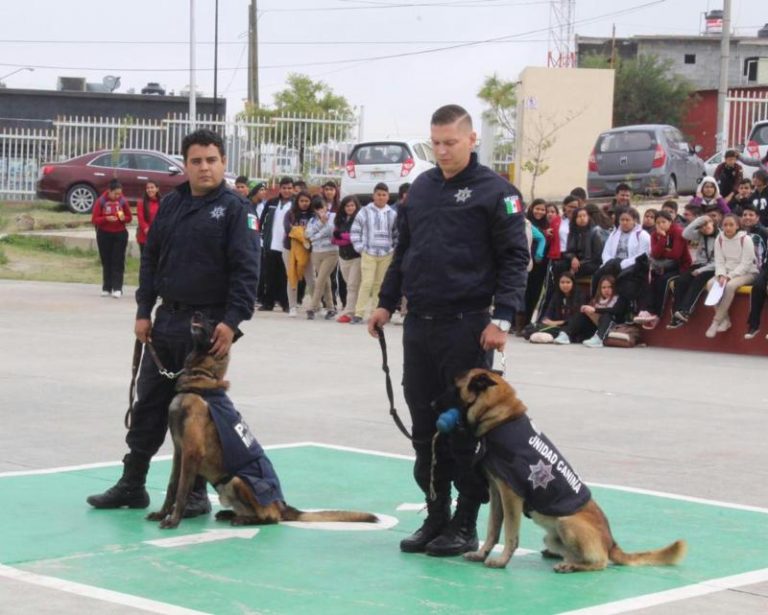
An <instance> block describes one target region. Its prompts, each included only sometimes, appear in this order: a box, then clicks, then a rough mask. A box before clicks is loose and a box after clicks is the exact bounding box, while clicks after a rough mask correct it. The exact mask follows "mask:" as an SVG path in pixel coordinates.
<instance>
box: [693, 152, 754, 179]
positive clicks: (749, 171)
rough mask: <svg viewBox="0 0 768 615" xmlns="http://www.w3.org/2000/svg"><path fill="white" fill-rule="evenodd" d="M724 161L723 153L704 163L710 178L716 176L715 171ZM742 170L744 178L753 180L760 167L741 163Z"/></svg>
mask: <svg viewBox="0 0 768 615" xmlns="http://www.w3.org/2000/svg"><path fill="white" fill-rule="evenodd" d="M722 161H723V152H718V153H717V154H715V155H714V156H712V158H710V159H709V160H707V161H706V162H705V163H704V168H705V169H706V170H707V175H708V176H709V177H714V176H715V169H716V168H717V165H719V164H720V163H721V162H722ZM739 164H740V165H741V169H742V175H743V176H744V179H752V175H754V173H755V171H757V170H758V169H759V168H760V167H753V166H752V165H749V164H744V163H743V162H739Z"/></svg>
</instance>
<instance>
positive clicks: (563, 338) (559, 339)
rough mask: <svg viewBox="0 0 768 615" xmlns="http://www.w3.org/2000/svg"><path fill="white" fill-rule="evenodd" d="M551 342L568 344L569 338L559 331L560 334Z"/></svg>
mask: <svg viewBox="0 0 768 615" xmlns="http://www.w3.org/2000/svg"><path fill="white" fill-rule="evenodd" d="M552 341H553V342H554V343H555V344H570V343H571V338H570V337H568V334H567V333H566V332H565V331H560V333H558V334H557V337H556V338H555V339H554V340H552Z"/></svg>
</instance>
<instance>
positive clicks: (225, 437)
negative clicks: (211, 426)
mask: <svg viewBox="0 0 768 615" xmlns="http://www.w3.org/2000/svg"><path fill="white" fill-rule="evenodd" d="M203 397H204V399H205V401H206V402H207V403H208V411H209V412H210V413H211V418H212V419H213V422H214V423H215V425H216V430H217V431H218V432H219V440H221V450H222V456H223V459H224V467H225V468H226V470H227V472H228V473H229V474H230V475H232V476H237V477H239V478H240V479H242V480H243V481H245V483H246V484H247V485H248V486H249V487H250V488H251V490H252V491H253V494H254V496H255V497H256V499H257V500H258V502H259V504H261V505H262V506H269V505H270V504H271V503H272V502H276V501H285V499H284V498H283V492H282V491H281V490H280V481H279V480H278V478H277V473H276V472H275V469H274V467H272V462H270V461H269V458H268V457H267V455H266V453H264V449H263V448H261V445H260V444H259V443H258V442H257V441H256V438H254V437H253V434H252V433H251V430H250V428H249V427H248V425H247V424H246V422H245V421H244V420H243V417H242V416H240V413H239V412H238V411H237V410H235V407H234V406H233V405H232V400H230V399H229V396H228V395H227V394H226V392H225V391H223V390H221V389H219V390H216V391H206V392H205V394H204V395H203Z"/></svg>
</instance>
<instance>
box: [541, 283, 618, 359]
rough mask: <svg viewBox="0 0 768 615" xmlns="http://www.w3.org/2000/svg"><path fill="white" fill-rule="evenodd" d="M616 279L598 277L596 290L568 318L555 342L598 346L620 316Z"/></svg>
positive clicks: (600, 345)
mask: <svg viewBox="0 0 768 615" xmlns="http://www.w3.org/2000/svg"><path fill="white" fill-rule="evenodd" d="M617 303H618V296H617V295H616V280H615V278H614V277H613V276H611V275H607V276H604V277H602V278H600V281H599V283H598V285H597V292H596V293H595V295H594V297H593V298H592V300H591V301H590V302H589V303H588V304H587V305H582V306H581V309H580V310H579V313H578V314H575V315H574V316H573V317H572V318H570V319H568V322H566V323H565V325H564V326H563V327H562V330H561V331H560V333H559V334H558V335H557V337H556V338H555V339H554V342H555V344H571V343H575V342H582V343H583V344H584V345H585V346H589V347H591V348H600V347H602V345H603V340H604V339H605V336H606V335H608V330H609V329H610V327H611V325H612V324H613V323H614V322H616V319H617V318H619V317H620V316H621V314H619V313H618V312H617V311H616V310H617Z"/></svg>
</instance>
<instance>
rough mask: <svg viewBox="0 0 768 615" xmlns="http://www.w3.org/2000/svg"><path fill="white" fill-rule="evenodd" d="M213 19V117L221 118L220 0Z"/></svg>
mask: <svg viewBox="0 0 768 615" xmlns="http://www.w3.org/2000/svg"><path fill="white" fill-rule="evenodd" d="M214 7H215V8H214V11H215V16H214V19H213V117H214V119H216V120H218V119H219V0H216V3H215V5H214Z"/></svg>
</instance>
